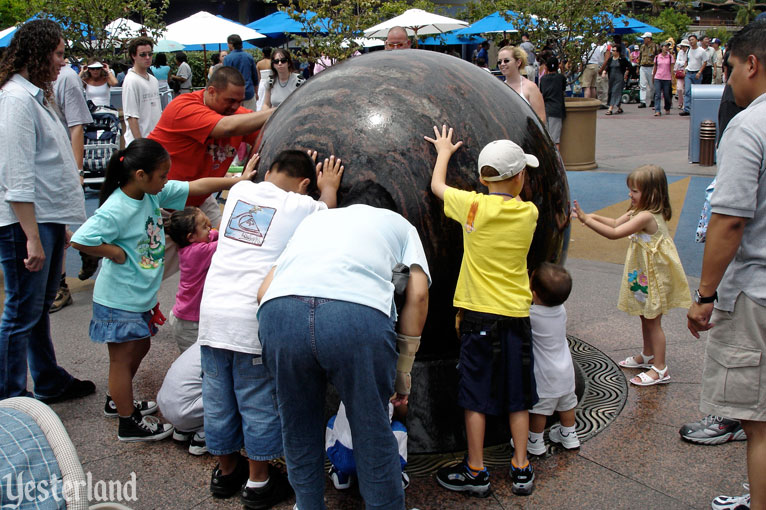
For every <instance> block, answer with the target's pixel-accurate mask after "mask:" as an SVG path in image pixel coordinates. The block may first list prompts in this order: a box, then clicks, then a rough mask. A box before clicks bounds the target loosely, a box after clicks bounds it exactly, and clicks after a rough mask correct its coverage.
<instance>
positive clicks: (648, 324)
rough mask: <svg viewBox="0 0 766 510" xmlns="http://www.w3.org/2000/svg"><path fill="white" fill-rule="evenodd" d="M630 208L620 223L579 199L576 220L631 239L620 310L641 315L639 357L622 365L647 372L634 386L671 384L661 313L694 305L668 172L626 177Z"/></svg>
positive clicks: (640, 171)
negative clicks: (676, 235)
mask: <svg viewBox="0 0 766 510" xmlns="http://www.w3.org/2000/svg"><path fill="white" fill-rule="evenodd" d="M627 181H628V190H629V192H628V196H629V197H630V209H628V212H626V213H625V214H623V215H622V216H620V217H619V218H617V219H613V218H605V217H603V216H598V215H596V214H586V213H585V212H583V210H582V209H580V205H579V204H578V203H577V201H576V200H575V202H574V212H573V216H575V217H576V218H578V219H579V220H580V221H581V222H582V223H583V224H584V225H585V226H587V227H589V228H591V229H592V230H594V231H595V232H597V233H599V234H601V235H602V236H604V237H606V238H607V239H621V238H623V237H628V238H630V241H631V243H630V247H629V248H628V253H627V255H626V256H625V271H624V273H623V278H622V285H621V286H620V298H619V300H618V303H617V308H619V309H620V310H622V311H624V312H627V313H628V314H630V315H638V316H639V317H641V332H642V333H643V337H644V347H643V350H642V352H641V354H639V355H637V356H629V357H628V358H626V359H624V360H623V361H620V363H619V364H620V366H621V367H624V368H648V369H649V370H647V371H646V372H643V373H640V374H638V375H637V376H636V377H633V378H632V379H630V382H631V383H632V384H635V385H636V386H652V385H654V384H665V383H668V382H670V374H668V366H667V364H666V363H665V333H664V332H663V331H662V323H661V321H662V315H663V314H665V313H667V312H668V310H670V309H671V308H688V307H690V306H691V298H690V294H689V284H688V283H687V281H686V274H685V273H684V268H683V266H682V265H681V259H680V258H679V257H678V251H677V250H676V245H675V244H674V243H673V239H672V238H671V237H670V234H669V233H668V226H667V223H666V222H667V221H669V220H670V217H671V214H672V211H671V208H670V199H669V197H668V180H667V178H666V177H665V171H664V170H663V169H662V168H660V167H658V166H655V165H644V166H640V167H638V168H636V169H635V170H633V171H632V172H631V173H630V175H628V179H627Z"/></svg>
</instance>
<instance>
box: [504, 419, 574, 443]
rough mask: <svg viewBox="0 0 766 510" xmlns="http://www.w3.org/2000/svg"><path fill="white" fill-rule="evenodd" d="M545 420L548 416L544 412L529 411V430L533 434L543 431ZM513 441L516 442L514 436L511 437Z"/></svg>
mask: <svg viewBox="0 0 766 510" xmlns="http://www.w3.org/2000/svg"><path fill="white" fill-rule="evenodd" d="M547 420H548V417H547V416H545V415H544V414H534V413H529V431H530V432H534V433H535V434H540V433H542V432H545V422H546V421H547ZM561 421H562V422H563V421H564V420H563V419H562V420H561ZM513 443H514V444H516V438H515V437H514V438H513Z"/></svg>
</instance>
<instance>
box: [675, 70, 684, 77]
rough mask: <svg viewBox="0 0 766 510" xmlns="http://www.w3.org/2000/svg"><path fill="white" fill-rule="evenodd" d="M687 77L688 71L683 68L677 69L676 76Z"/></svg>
mask: <svg viewBox="0 0 766 510" xmlns="http://www.w3.org/2000/svg"><path fill="white" fill-rule="evenodd" d="M684 77H686V71H684V70H683V69H676V78H684Z"/></svg>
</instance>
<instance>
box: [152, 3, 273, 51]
mask: <svg viewBox="0 0 766 510" xmlns="http://www.w3.org/2000/svg"><path fill="white" fill-rule="evenodd" d="M232 34H237V35H238V36H240V37H241V38H242V40H243V41H246V40H249V39H261V38H263V37H266V36H265V35H262V34H259V33H258V32H256V31H255V30H253V29H252V28H248V27H246V26H245V25H240V24H239V23H234V22H233V21H229V20H226V19H223V18H219V17H218V16H214V15H212V14H210V13H209V12H206V11H200V12H198V13H197V14H192V15H191V16H189V17H188V18H185V19H182V20H181V21H176V22H175V23H171V24H170V25H168V26H167V28H166V30H165V33H164V34H163V36H164V38H165V39H168V40H171V41H177V42H179V43H181V44H183V45H185V46H189V45H194V44H226V38H227V37H229V36H230V35H232Z"/></svg>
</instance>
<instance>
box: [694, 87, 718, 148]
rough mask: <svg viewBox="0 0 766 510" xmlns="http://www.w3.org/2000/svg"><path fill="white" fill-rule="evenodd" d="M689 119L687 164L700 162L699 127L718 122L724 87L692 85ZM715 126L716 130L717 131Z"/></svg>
mask: <svg viewBox="0 0 766 510" xmlns="http://www.w3.org/2000/svg"><path fill="white" fill-rule="evenodd" d="M691 87H692V93H691V96H692V99H691V101H692V104H691V117H690V120H689V163H699V162H700V137H699V135H700V125H701V124H702V123H703V122H704V121H706V120H708V121H711V122H716V121H717V120H718V107H719V106H720V105H721V96H722V95H723V89H724V85H701V84H699V85H692V86H691ZM717 129H718V128H717V126H716V130H717Z"/></svg>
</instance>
